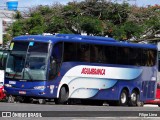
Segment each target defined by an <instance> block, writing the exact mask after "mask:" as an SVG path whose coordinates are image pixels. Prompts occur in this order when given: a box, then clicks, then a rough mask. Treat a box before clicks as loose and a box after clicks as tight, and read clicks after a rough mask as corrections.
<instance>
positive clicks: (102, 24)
mask: <svg viewBox="0 0 160 120" xmlns="http://www.w3.org/2000/svg"><path fill="white" fill-rule="evenodd" d="M28 14H29V17H28V18H23V17H22V15H21V13H20V12H17V13H16V15H15V16H14V17H15V19H16V22H14V23H13V25H12V26H11V27H10V29H9V30H8V33H10V34H11V36H12V37H14V36H18V35H22V34H25V33H29V34H42V33H43V32H48V33H77V34H81V33H84V32H85V33H87V34H88V35H102V36H106V35H108V36H110V37H114V38H116V39H123V40H126V39H131V38H133V37H134V38H136V39H139V38H141V37H142V35H145V34H146V33H147V34H148V33H150V34H155V33H157V31H159V30H160V6H158V5H155V6H148V7H137V6H130V5H129V4H128V3H127V2H124V3H122V4H118V3H113V2H110V1H106V0H85V1H82V2H76V1H73V2H69V3H68V4H67V5H60V4H54V5H53V6H37V7H36V8H34V9H33V10H32V11H31V12H30V13H28ZM152 36H153V35H152Z"/></svg>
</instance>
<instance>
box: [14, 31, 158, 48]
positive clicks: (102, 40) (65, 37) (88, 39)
mask: <svg viewBox="0 0 160 120" xmlns="http://www.w3.org/2000/svg"><path fill="white" fill-rule="evenodd" d="M26 40H28V41H40V42H49V41H51V42H52V43H56V42H58V41H66V42H81V43H82V42H83V43H92V44H103V45H111V46H122V47H138V48H149V49H157V46H156V45H153V44H142V43H129V42H119V41H117V40H115V39H113V38H109V37H100V36H83V35H79V34H57V35H49V36H44V35H24V36H18V37H15V38H13V41H26Z"/></svg>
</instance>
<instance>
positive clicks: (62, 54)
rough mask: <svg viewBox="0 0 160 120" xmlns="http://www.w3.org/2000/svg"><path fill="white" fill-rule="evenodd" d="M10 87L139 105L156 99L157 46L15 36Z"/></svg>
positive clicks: (19, 92)
mask: <svg viewBox="0 0 160 120" xmlns="http://www.w3.org/2000/svg"><path fill="white" fill-rule="evenodd" d="M9 49H10V52H9V55H8V59H7V63H6V70H5V86H4V87H5V91H6V94H7V96H9V98H10V99H9V100H10V102H13V101H14V100H15V99H16V98H17V97H20V98H23V100H24V101H29V100H30V98H34V99H39V100H46V99H47V100H52V99H54V102H55V103H56V104H66V103H69V102H68V101H70V100H75V101H82V103H85V102H88V101H89V102H93V101H96V103H103V101H105V102H108V103H110V104H113V103H114V104H117V105H120V106H126V105H129V106H139V105H140V103H141V102H143V101H146V100H153V99H155V88H156V82H157V47H156V46H155V45H150V44H136V43H128V42H119V41H117V40H115V39H113V38H109V37H100V36H82V35H76V34H57V35H51V36H43V35H27V36H18V37H15V38H14V39H13V40H12V42H11V44H10V48H9Z"/></svg>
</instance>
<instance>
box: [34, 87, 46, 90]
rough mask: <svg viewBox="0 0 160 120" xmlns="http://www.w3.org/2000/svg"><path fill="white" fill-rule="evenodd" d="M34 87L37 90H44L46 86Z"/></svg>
mask: <svg viewBox="0 0 160 120" xmlns="http://www.w3.org/2000/svg"><path fill="white" fill-rule="evenodd" d="M34 89H36V90H44V89H45V86H35V87H34Z"/></svg>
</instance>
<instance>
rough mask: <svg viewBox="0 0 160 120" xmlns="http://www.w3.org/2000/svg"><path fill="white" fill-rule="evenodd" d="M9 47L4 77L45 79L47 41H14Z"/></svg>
mask: <svg viewBox="0 0 160 120" xmlns="http://www.w3.org/2000/svg"><path fill="white" fill-rule="evenodd" d="M10 49H11V52H10V54H9V56H8V60H7V66H6V78H11V79H24V80H46V73H47V72H46V71H47V70H46V66H47V60H48V59H47V58H48V57H47V56H48V43H39V42H32V43H31V42H14V44H13V43H11V46H10Z"/></svg>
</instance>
